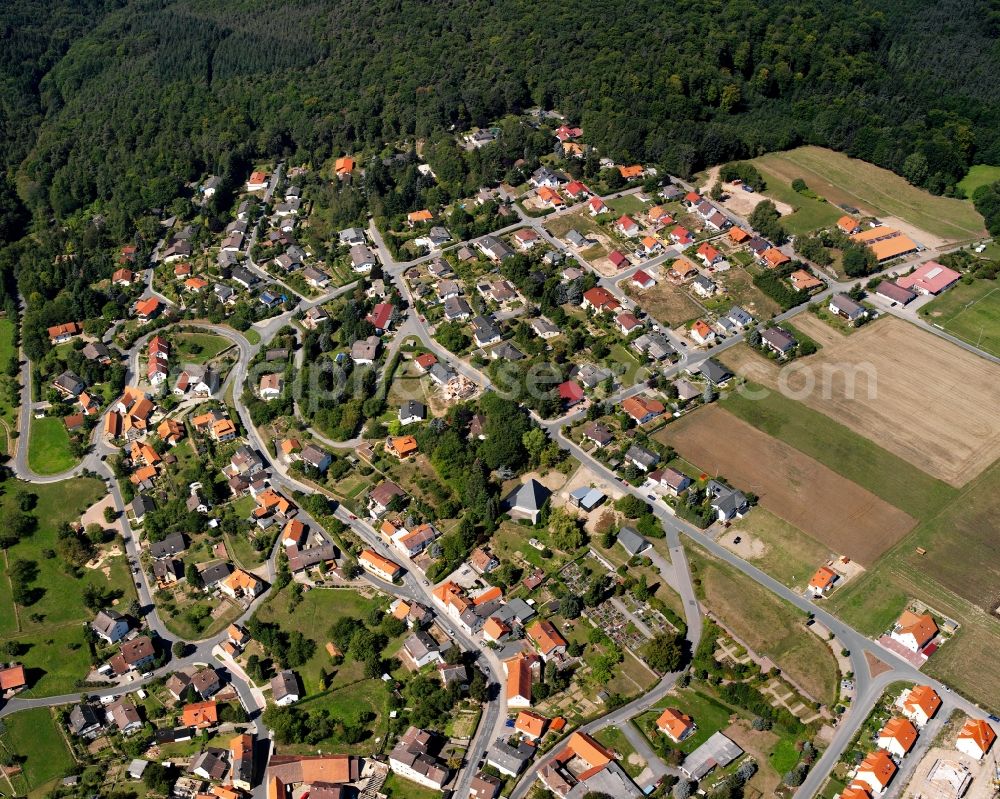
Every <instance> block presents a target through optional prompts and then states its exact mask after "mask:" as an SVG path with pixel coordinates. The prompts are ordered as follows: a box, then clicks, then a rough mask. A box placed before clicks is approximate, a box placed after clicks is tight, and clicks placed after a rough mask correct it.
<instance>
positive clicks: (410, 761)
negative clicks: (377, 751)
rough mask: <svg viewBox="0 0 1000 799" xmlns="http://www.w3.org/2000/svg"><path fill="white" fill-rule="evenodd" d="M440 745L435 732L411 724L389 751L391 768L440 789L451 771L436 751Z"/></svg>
mask: <svg viewBox="0 0 1000 799" xmlns="http://www.w3.org/2000/svg"><path fill="white" fill-rule="evenodd" d="M438 748H439V745H438V742H437V739H436V736H434V735H433V734H432V733H429V732H426V731H424V730H421V729H418V728H417V727H410V728H408V729H407V730H406V732H404V733H403V735H402V736H400V738H399V740H398V741H397V742H396V745H395V746H394V747H393V748H392V751H390V752H389V768H390V769H392V771H393V772H394V773H395V774H399V775H400V776H401V777H404V778H405V779H408V780H412V781H413V782H415V783H417V784H418V785H422V786H423V787H425V788H430V789H432V790H435V791H440V790H442V788H443V787H444V785H445V783H446V782H447V781H448V778H449V776H450V774H451V772H450V770H449V769H448V767H447V766H446V765H445V764H444V763H442V762H441V761H439V760H438V759H437V758H436V756H435V754H436V751H437V749H438Z"/></svg>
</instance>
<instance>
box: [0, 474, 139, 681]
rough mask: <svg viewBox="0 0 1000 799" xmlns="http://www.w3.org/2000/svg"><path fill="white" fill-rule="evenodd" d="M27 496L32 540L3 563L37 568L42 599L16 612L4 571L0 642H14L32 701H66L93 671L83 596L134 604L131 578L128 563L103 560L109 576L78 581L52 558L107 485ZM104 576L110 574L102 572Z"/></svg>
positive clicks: (87, 483)
mask: <svg viewBox="0 0 1000 799" xmlns="http://www.w3.org/2000/svg"><path fill="white" fill-rule="evenodd" d="M27 490H28V491H29V492H30V493H33V494H35V495H36V496H37V498H38V499H37V505H36V507H35V510H34V511H33V513H34V515H35V516H36V517H37V519H38V525H37V528H36V529H35V531H34V533H32V534H31V535H30V536H27V537H25V538H22V539H21V540H20V541H19V542H18V543H17V544H16V545H14V546H13V547H11V548H10V549H8V550H7V551H6V552H5V553H4V554H5V556H6V563H8V564H9V563H12V562H13V561H15V560H24V561H29V562H32V563H34V564H35V566H36V568H37V570H38V576H37V578H36V579H35V580H34V581H33V583H32V584H31V587H32V588H34V589H36V591H37V594H38V596H37V598H36V599H35V601H34V602H33V603H32V604H31V605H30V606H28V607H18V608H17V609H16V611H15V608H14V606H13V604H12V598H11V594H10V588H9V583H8V582H7V580H6V565H5V566H4V569H3V571H4V572H5V573H4V578H5V579H4V587H3V590H2V591H0V618H2V619H3V620H4V621H3V623H2V626H0V636H2V637H3V638H4V639H12V640H14V641H16V642H17V643H18V644H19V645H20V646H21V648H22V654H20V655H19V656H18V659H19V660H20V661H21V662H22V663H23V664H24V666H25V668H26V670H27V676H28V686H29V690H28V694H27V695H28V696H49V695H53V694H63V693H69V692H71V691H73V690H75V688H76V684H77V681H78V680H80V679H81V678H82V677H84V676H85V675H86V673H87V671H88V670H89V667H90V653H89V651H88V649H87V644H86V642H85V640H84V636H83V626H82V624H81V622H83V621H85V620H88V619H90V618H91V617H92V615H93V614H92V612H91V611H90V610H89V609H88V608H87V607H85V606H84V604H83V602H82V599H81V596H82V593H83V590H84V588H85V587H86V586H88V585H95V586H99V587H101V588H102V589H104V590H111V591H115V592H117V593H119V594H120V595H121V597H122V600H123V601H125V602H127V601H128V600H129V599H131V598H132V597H133V596H134V590H133V587H132V581H131V577H130V575H129V572H128V568H127V567H126V565H125V559H124V557H115V558H110V559H107V560H105V563H104V569H100V570H95V569H85V570H84V574H83V577H82V578H81V579H76V578H74V577H72V576H71V575H69V574H68V573H67V572H66V569H65V566H64V565H63V563H62V561H61V560H60V559H59V558H58V557H50V556H49V555H48V554H47V553H48V552H49V550H55V548H56V542H57V531H58V529H59V526H60V525H61V524H63V523H64V522H73V521H76V520H77V519H79V517H80V514H81V513H82V512H83V511H84V510H85V509H86V508H87V507H89V506H90V505H92V504H93V503H94V502H96V501H97V499H99V498H100V497H101V495H102V494H103V492H104V484H103V483H102V482H101V481H99V480H95V479H91V478H74V479H72V480H66V481H62V482H59V483H48V484H36V485H32V486H28V487H27ZM15 507H16V496H15V490H14V488H13V485H11V484H8V491H7V492H6V493H5V494H4V495H3V497H2V498H0V512H3V511H6V512H13V509H14V508H15ZM105 569H106V571H105Z"/></svg>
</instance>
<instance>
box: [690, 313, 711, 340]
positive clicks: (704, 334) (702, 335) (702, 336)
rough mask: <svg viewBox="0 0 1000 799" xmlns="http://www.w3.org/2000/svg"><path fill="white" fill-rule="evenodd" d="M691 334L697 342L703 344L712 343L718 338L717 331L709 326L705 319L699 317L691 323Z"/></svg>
mask: <svg viewBox="0 0 1000 799" xmlns="http://www.w3.org/2000/svg"><path fill="white" fill-rule="evenodd" d="M689 334H690V336H691V339H692V340H693V341H694V342H695V343H696V344H701V345H702V346H706V345H708V344H712V343H713V342H714V341H715V339H716V335H715V331H714V330H712V328H711V327H709V326H708V324H707V323H706V322H705V320H704V319H699V320H697V321H696V322H695V323H694V324H693V325H691V330H690V331H689Z"/></svg>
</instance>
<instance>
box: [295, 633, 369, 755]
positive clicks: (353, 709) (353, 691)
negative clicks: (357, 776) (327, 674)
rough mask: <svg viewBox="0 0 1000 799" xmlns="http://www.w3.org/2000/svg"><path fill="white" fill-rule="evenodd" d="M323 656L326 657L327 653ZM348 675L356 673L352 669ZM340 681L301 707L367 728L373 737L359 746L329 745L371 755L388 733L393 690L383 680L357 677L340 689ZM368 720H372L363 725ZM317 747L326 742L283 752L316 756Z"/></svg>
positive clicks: (344, 683)
mask: <svg viewBox="0 0 1000 799" xmlns="http://www.w3.org/2000/svg"><path fill="white" fill-rule="evenodd" d="M323 654H324V655H326V652H325V651H324V652H323ZM345 665H347V664H345ZM354 665H356V666H358V671H363V667H361V666H360V664H354ZM348 671H351V672H353V671H354V669H351V668H349V669H348ZM338 677H340V675H339V674H338V675H337V676H335V677H334V682H333V683H332V684H331V688H330V690H328V691H325V692H324V693H321V694H317V695H316V696H313V697H309V698H307V699H305V700H303V701H302V702H300V703H299V704H298V705H297V707H299V708H300V709H301V710H304V711H306V712H314V711H319V710H326V711H327V712H329V714H330V716H331V718H334V719H337V720H338V721H343V722H344V723H345V724H348V725H351V726H364V727H366V728H367V730H368V731H369V734H368V735H367V736H366V737H365V738H363V739H362V740H361V741H359V742H358V743H356V744H345V743H342V742H338V741H327V742H326V745H327V747H336V749H337V751H338V752H341V753H342V754H349V755H361V756H366V755H371V754H373V753H374V751H375V750H376V748H377V744H376V743H375V740H374V739H375V738H382V737H385V735H386V734H387V733H388V725H389V712H388V708H389V689H388V688H387V687H386V684H385V683H384V682H382V681H381V680H369V679H365V678H364V676H363V675H358V676H357V677H354V675H353V674H352V680H351V681H350V682H348V681H347V680H343V681H342V684H340V685H338V684H337V683H338V682H341V680H339V679H338ZM369 714H374V718H373V719H372V718H370V717H369ZM366 718H367V719H369V720H364V721H363V719H366ZM317 745H318V746H319V747H321V748H322V747H323V746H324V742H323V741H319V742H318V743H317V744H315V745H314V744H301V745H297V746H290V747H283V750H287V751H288V752H291V753H297V754H313V753H314V752H315V751H316V746H317Z"/></svg>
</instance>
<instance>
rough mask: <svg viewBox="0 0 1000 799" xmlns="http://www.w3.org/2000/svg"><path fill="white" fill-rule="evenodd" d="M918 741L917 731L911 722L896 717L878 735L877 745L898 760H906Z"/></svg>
mask: <svg viewBox="0 0 1000 799" xmlns="http://www.w3.org/2000/svg"><path fill="white" fill-rule="evenodd" d="M916 740H917V730H916V728H915V727H914V726H913V724H911V723H910V721H909V720H907V719H904V718H902V717H901V716H896V717H895V718H891V719H889V721H887V722H886V724H885V726H884V727H883V728H882V730H881V731H880V732H879V734H878V738H877V739H876V741H875V745H876V746H877V747H878V748H879V749H884V750H885V751H887V752H888V753H889V754H890V755H893V756H894V757H896V758H900V759H902V758H904V757H906V755H907V754H908V753H909V751H910V749H912V748H913V744H914V743H915V742H916Z"/></svg>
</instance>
